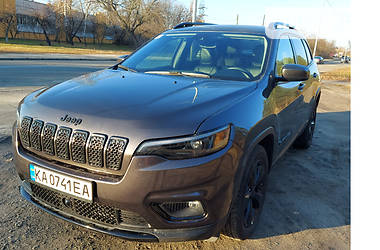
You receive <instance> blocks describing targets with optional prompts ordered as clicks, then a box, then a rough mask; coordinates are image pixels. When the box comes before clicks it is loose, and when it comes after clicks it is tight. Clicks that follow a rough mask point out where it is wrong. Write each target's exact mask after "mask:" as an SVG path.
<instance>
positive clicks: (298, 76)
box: [281, 64, 310, 81]
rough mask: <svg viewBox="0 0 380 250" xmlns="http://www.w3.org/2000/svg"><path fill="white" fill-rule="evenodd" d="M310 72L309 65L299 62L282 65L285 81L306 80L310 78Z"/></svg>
mask: <svg viewBox="0 0 380 250" xmlns="http://www.w3.org/2000/svg"><path fill="white" fill-rule="evenodd" d="M309 75H310V72H309V70H308V69H307V67H305V66H303V65H298V64H285V65H284V66H283V67H282V78H283V79H281V80H283V81H284V80H285V81H305V80H307V79H309Z"/></svg>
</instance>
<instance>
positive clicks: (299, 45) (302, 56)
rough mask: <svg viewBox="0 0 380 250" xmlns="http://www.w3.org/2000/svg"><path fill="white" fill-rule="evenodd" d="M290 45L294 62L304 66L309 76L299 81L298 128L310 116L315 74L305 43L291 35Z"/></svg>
mask: <svg viewBox="0 0 380 250" xmlns="http://www.w3.org/2000/svg"><path fill="white" fill-rule="evenodd" d="M291 42H292V46H293V49H294V54H295V56H296V63H297V64H299V65H303V66H306V67H307V69H308V70H309V71H310V77H309V79H308V80H306V81H302V82H300V86H299V88H298V89H299V91H300V98H301V100H302V102H301V106H300V109H299V112H300V114H299V116H298V117H299V119H301V121H302V122H301V124H300V129H302V128H303V127H304V125H306V123H307V121H308V120H309V118H310V111H311V109H310V101H311V98H312V97H313V90H312V83H313V79H312V78H313V75H314V76H315V72H314V71H315V70H314V69H313V64H312V60H311V58H310V59H309V57H308V56H307V53H306V52H307V51H306V48H305V44H304V42H303V41H302V39H301V38H299V37H296V36H292V37H291Z"/></svg>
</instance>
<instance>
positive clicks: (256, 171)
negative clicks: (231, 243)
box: [225, 145, 269, 239]
mask: <svg viewBox="0 0 380 250" xmlns="http://www.w3.org/2000/svg"><path fill="white" fill-rule="evenodd" d="M248 162H249V165H248V166H246V167H245V168H244V169H242V171H243V175H242V180H241V182H240V187H239V191H238V194H237V197H235V199H234V202H233V204H232V207H231V211H230V217H229V219H228V221H227V223H226V226H225V233H226V234H227V235H229V236H232V237H234V238H239V239H247V238H248V237H250V236H251V235H252V233H253V231H254V230H255V228H256V226H257V224H258V221H259V217H260V214H261V211H262V208H263V204H264V200H265V191H266V187H267V180H268V168H269V166H268V157H267V154H266V151H265V149H264V147H262V146H261V145H257V146H256V148H255V149H254V150H253V152H252V154H251V156H250V160H249V161H248Z"/></svg>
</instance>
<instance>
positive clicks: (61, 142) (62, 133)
mask: <svg viewBox="0 0 380 250" xmlns="http://www.w3.org/2000/svg"><path fill="white" fill-rule="evenodd" d="M70 134H71V129H70V128H63V127H61V128H59V129H58V132H57V137H56V138H55V147H56V150H57V156H58V157H59V158H61V159H65V160H69V159H70V155H69V143H70Z"/></svg>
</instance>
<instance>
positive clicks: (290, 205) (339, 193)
mask: <svg viewBox="0 0 380 250" xmlns="http://www.w3.org/2000/svg"><path fill="white" fill-rule="evenodd" d="M349 224H350V111H346V112H328V113H318V114H317V127H316V130H315V134H314V139H313V144H312V146H311V147H310V148H309V149H307V150H296V149H294V148H290V149H289V150H288V152H287V153H286V154H285V155H284V156H283V157H282V158H281V159H280V160H279V161H278V162H277V163H276V165H275V166H274V167H273V169H272V171H271V173H270V176H269V184H268V190H267V196H266V201H265V204H264V209H263V212H262V216H261V218H260V222H259V224H258V227H257V228H256V231H255V233H254V235H253V236H252V239H259V238H265V237H270V236H276V235H283V234H290V233H294V232H299V231H303V230H307V229H317V228H332V227H338V226H344V225H349Z"/></svg>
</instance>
